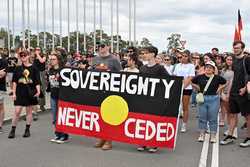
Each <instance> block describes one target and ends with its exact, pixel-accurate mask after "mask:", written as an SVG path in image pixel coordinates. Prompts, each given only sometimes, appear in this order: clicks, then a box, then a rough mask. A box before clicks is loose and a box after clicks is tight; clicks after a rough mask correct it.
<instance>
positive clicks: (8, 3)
mask: <svg viewBox="0 0 250 167" xmlns="http://www.w3.org/2000/svg"><path fill="white" fill-rule="evenodd" d="M7 11H8V28H7V29H8V30H7V31H8V52H9V53H10V1H9V0H7Z"/></svg>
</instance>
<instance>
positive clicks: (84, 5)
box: [83, 0, 87, 52]
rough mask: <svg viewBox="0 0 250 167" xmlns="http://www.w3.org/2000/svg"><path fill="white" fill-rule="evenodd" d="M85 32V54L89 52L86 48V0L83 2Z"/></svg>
mask: <svg viewBox="0 0 250 167" xmlns="http://www.w3.org/2000/svg"><path fill="white" fill-rule="evenodd" d="M83 31H84V37H83V38H84V39H83V43H84V44H83V45H84V52H86V50H87V46H86V0H84V1H83Z"/></svg>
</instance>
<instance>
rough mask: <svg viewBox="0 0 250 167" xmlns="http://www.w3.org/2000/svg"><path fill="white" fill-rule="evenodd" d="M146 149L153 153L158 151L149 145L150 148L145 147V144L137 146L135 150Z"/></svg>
mask: <svg viewBox="0 0 250 167" xmlns="http://www.w3.org/2000/svg"><path fill="white" fill-rule="evenodd" d="M145 150H147V151H148V152H149V153H155V152H157V151H158V148H157V147H151V148H147V147H146V146H139V147H137V151H140V152H141V151H145Z"/></svg>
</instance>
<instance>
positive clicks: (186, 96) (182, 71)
mask: <svg viewBox="0 0 250 167" xmlns="http://www.w3.org/2000/svg"><path fill="white" fill-rule="evenodd" d="M177 54H178V55H179V56H180V55H181V56H182V58H181V60H180V63H179V64H177V65H176V66H175V69H174V71H173V75H174V76H181V77H184V79H183V87H184V90H183V96H182V109H183V119H182V120H183V121H182V126H181V132H183V133H184V132H186V131H187V122H188V115H189V103H190V96H191V94H192V85H191V80H192V78H193V77H194V76H195V66H194V65H193V64H192V63H191V54H190V51H188V50H184V51H179V52H178V53H177Z"/></svg>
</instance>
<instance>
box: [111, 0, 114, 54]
mask: <svg viewBox="0 0 250 167" xmlns="http://www.w3.org/2000/svg"><path fill="white" fill-rule="evenodd" d="M110 8H111V53H113V52H114V34H113V27H114V23H113V15H114V14H113V10H114V0H111V7H110Z"/></svg>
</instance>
